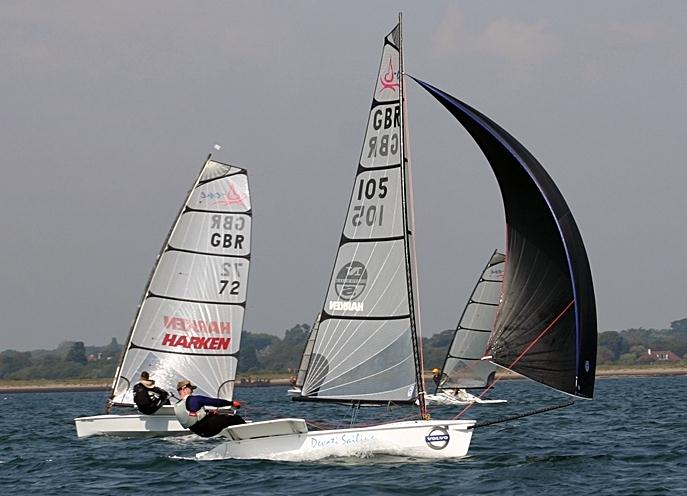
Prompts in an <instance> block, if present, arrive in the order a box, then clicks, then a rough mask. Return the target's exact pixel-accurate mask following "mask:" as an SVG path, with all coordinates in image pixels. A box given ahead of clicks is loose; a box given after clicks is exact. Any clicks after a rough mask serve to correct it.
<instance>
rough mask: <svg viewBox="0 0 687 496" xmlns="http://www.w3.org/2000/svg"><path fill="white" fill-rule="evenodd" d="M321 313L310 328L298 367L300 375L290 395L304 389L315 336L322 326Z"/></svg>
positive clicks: (289, 392)
mask: <svg viewBox="0 0 687 496" xmlns="http://www.w3.org/2000/svg"><path fill="white" fill-rule="evenodd" d="M321 316H322V314H321V313H318V314H317V317H316V318H315V322H314V323H313V325H312V327H311V328H310V333H309V334H308V340H307V341H306V342H305V349H304V350H303V355H301V364H300V366H299V367H298V375H297V376H296V381H295V383H293V384H292V386H293V387H291V388H290V389H289V390H288V391H287V392H286V394H288V395H289V396H300V395H301V391H302V390H303V382H304V381H305V374H306V372H307V371H308V365H309V364H310V356H311V355H312V347H313V345H314V344H315V338H317V330H318V329H319V328H320V317H321Z"/></svg>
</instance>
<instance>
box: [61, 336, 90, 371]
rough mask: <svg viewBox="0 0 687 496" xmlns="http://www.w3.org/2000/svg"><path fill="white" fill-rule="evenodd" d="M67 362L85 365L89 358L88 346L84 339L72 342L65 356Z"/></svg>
mask: <svg viewBox="0 0 687 496" xmlns="http://www.w3.org/2000/svg"><path fill="white" fill-rule="evenodd" d="M64 360H65V361H66V362H74V363H80V364H82V365H85V364H86V362H88V360H87V359H86V347H85V346H84V344H83V341H76V342H74V343H72V344H71V346H70V347H69V349H68V350H67V353H66V354H65V356H64Z"/></svg>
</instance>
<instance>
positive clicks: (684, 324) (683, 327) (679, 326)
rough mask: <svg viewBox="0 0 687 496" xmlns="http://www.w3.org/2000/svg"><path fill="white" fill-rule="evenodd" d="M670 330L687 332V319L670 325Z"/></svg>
mask: <svg viewBox="0 0 687 496" xmlns="http://www.w3.org/2000/svg"><path fill="white" fill-rule="evenodd" d="M670 328H671V329H672V330H674V331H681V332H685V331H687V318H685V319H680V320H674V321H672V322H671V323H670Z"/></svg>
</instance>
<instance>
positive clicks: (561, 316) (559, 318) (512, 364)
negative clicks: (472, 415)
mask: <svg viewBox="0 0 687 496" xmlns="http://www.w3.org/2000/svg"><path fill="white" fill-rule="evenodd" d="M574 303H575V300H572V301H571V302H570V303H568V304H567V305H566V306H565V308H564V309H563V310H561V313H559V314H558V315H557V316H556V318H554V319H553V320H552V321H551V322H550V323H549V325H547V326H546V327H545V328H544V330H543V331H542V332H540V333H539V335H538V336H537V337H536V338H534V339H533V340H532V342H531V343H530V344H529V345H528V346H527V347H526V348H525V349H524V350H523V351H522V353H520V354H519V355H518V356H517V357H516V358H515V360H513V363H511V364H510V366H509V367H508V369H512V368H513V366H514V365H515V364H516V363H518V362H519V361H520V359H521V358H522V357H523V356H525V354H526V353H527V352H528V351H530V350H531V349H532V347H533V346H534V345H535V344H537V342H538V341H539V340H540V339H541V338H542V337H544V335H545V334H546V333H547V332H549V331H550V330H551V328H552V327H553V326H554V325H556V323H558V321H559V320H561V318H563V315H565V313H566V312H567V311H568V310H570V308H571V307H572V306H573V304H574ZM500 380H501V379H500V378H498V379H496V380H494V382H492V383H491V384H490V385H489V386H488V387H486V388H485V389H484V391H482V394H480V395H479V397H478V398H479V399H482V396H484V395H485V394H487V392H488V391H489V390H490V389H491V388H493V387H494V386H495V385H496V383H497V382H499V381H500ZM475 403H476V402H472V403H469V404H467V405H465V408H463V409H462V410H461V411H460V412H459V413H458V415H456V416H455V417H453V418H454V419H458V418H460V417H462V416H463V414H464V413H465V412H467V411H468V410H469V409H470V408H472V406H473V405H474V404H475Z"/></svg>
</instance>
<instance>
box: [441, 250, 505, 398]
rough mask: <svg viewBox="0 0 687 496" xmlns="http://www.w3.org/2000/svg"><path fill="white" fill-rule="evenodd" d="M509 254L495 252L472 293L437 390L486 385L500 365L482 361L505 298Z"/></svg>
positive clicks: (449, 351) (454, 337) (459, 323)
mask: <svg viewBox="0 0 687 496" xmlns="http://www.w3.org/2000/svg"><path fill="white" fill-rule="evenodd" d="M505 260H506V258H505V255H504V254H503V253H499V252H498V251H495V252H494V254H493V255H492V256H491V258H490V259H489V262H488V263H487V265H486V267H485V268H484V270H483V271H482V273H481V274H480V277H479V280H478V281H477V284H476V285H475V288H474V289H473V291H472V294H471V295H470V299H469V300H468V303H467V305H466V306H465V309H464V310H463V314H462V315H461V317H460V320H459V322H458V327H457V328H456V332H455V334H454V335H453V341H451V346H450V347H449V350H448V353H447V356H446V361H445V363H444V366H443V368H442V370H441V372H442V374H441V383H440V384H439V385H438V388H437V390H438V391H441V390H444V389H451V390H452V389H456V388H484V387H487V386H489V385H490V384H491V382H493V380H494V373H495V371H496V369H497V366H496V365H494V364H493V363H491V362H490V361H488V360H482V357H483V356H484V351H485V350H486V349H487V341H488V340H489V334H490V333H491V330H492V329H493V328H494V322H495V321H496V310H497V308H498V304H499V301H500V299H501V285H502V283H503V273H504V267H505Z"/></svg>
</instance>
